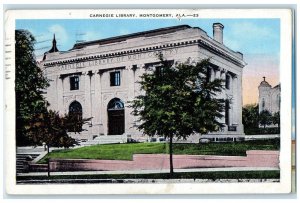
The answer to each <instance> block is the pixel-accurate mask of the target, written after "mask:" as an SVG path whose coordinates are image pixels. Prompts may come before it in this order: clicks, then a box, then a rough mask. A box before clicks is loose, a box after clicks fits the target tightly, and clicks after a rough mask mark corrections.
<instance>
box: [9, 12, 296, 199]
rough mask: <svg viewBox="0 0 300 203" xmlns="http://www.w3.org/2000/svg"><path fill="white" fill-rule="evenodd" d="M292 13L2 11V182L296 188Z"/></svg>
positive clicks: (167, 188) (104, 189)
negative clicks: (3, 103) (3, 157)
mask: <svg viewBox="0 0 300 203" xmlns="http://www.w3.org/2000/svg"><path fill="white" fill-rule="evenodd" d="M292 16H293V13H292V11H291V10H289V9H231V10H229V9H227V10H222V9H213V10H212V9H193V10H192V9H190V10H189V9H176V10H175V9H111V10H109V9H103V10H102V9H94V10H34V11H33V10H8V11H6V14H5V43H6V44H5V74H6V75H5V79H6V81H5V90H6V91H5V106H6V111H5V117H6V119H5V121H6V123H5V132H6V134H5V152H6V154H5V157H7V158H6V162H5V169H6V170H5V173H6V180H5V181H6V191H7V193H8V194H226V193H232V194H239V193H251V194H259V193H268V194H270V193H272V194H273V193H290V192H291V187H292V171H291V170H292V163H291V156H292V153H291V149H292V147H291V140H292V137H291V135H292V127H291V126H292V124H291V118H292V116H291V112H292V106H291V101H292V93H291V89H292V86H291V84H292V83H291V75H292V30H293V27H292Z"/></svg>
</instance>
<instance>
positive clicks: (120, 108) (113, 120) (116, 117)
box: [107, 98, 125, 135]
mask: <svg viewBox="0 0 300 203" xmlns="http://www.w3.org/2000/svg"><path fill="white" fill-rule="evenodd" d="M107 115H108V135H122V134H123V133H124V132H125V115H124V103H123V102H122V101H121V100H120V99H118V98H114V99H112V100H110V102H109V103H108V105H107Z"/></svg>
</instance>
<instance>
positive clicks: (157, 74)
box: [155, 66, 164, 77]
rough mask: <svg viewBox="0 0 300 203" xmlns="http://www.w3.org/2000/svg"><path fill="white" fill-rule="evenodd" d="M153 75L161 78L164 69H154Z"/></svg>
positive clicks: (157, 67) (158, 67) (159, 67)
mask: <svg viewBox="0 0 300 203" xmlns="http://www.w3.org/2000/svg"><path fill="white" fill-rule="evenodd" d="M155 74H156V76H158V77H159V76H163V75H164V68H163V67H162V66H156V67H155Z"/></svg>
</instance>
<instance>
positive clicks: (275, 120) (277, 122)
mask: <svg viewBox="0 0 300 203" xmlns="http://www.w3.org/2000/svg"><path fill="white" fill-rule="evenodd" d="M272 122H273V124H274V125H277V126H278V128H280V112H279V111H278V112H276V113H274V115H273V117H272Z"/></svg>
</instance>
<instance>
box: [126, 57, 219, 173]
mask: <svg viewBox="0 0 300 203" xmlns="http://www.w3.org/2000/svg"><path fill="white" fill-rule="evenodd" d="M158 58H159V59H160V63H161V66H160V67H156V70H155V71H149V70H148V71H147V72H146V73H145V74H143V75H142V77H141V82H140V85H141V91H142V92H145V94H142V95H140V96H138V97H136V98H135V100H134V101H132V105H131V107H132V108H133V109H134V110H133V112H132V114H133V115H135V116H137V117H139V118H140V119H139V121H140V122H141V124H140V125H139V126H138V129H139V130H142V131H143V133H144V134H147V135H149V136H154V135H157V134H158V135H162V136H164V137H167V138H170V139H169V140H170V144H169V148H170V176H172V174H173V160H172V142H173V138H174V137H176V138H177V139H180V138H183V139H186V138H187V137H188V136H189V135H191V134H193V133H201V134H206V133H208V132H211V131H217V130H218V129H219V128H220V127H222V126H223V124H222V123H220V122H219V121H218V119H220V118H221V117H223V114H222V112H223V111H224V102H225V101H224V99H217V98H216V97H215V96H216V94H217V93H219V92H221V91H222V89H223V86H222V83H223V81H222V80H220V79H215V80H213V81H210V80H209V78H208V69H209V65H210V63H209V59H207V60H202V61H200V62H198V63H197V64H195V65H192V64H188V63H185V64H184V63H181V64H178V65H174V66H173V65H172V63H170V62H169V61H166V60H164V58H163V55H162V54H161V53H160V54H159V55H158Z"/></svg>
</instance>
